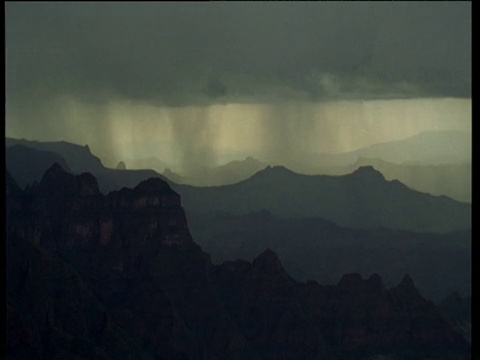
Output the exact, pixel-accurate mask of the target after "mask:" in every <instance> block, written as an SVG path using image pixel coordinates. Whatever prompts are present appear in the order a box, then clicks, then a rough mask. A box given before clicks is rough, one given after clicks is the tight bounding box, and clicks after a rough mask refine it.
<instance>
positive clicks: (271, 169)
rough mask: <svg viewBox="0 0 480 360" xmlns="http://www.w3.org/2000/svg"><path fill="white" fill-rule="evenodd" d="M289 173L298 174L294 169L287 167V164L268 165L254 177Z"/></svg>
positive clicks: (274, 176) (286, 174)
mask: <svg viewBox="0 0 480 360" xmlns="http://www.w3.org/2000/svg"><path fill="white" fill-rule="evenodd" d="M288 175H297V174H296V173H294V172H293V171H292V170H289V169H287V168H286V167H285V166H281V165H276V166H270V165H269V166H267V167H266V168H265V169H263V170H260V171H258V172H257V173H256V174H254V175H253V177H273V178H276V177H279V176H288Z"/></svg>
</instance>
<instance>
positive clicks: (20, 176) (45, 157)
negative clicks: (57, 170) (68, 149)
mask: <svg viewBox="0 0 480 360" xmlns="http://www.w3.org/2000/svg"><path fill="white" fill-rule="evenodd" d="M53 163H58V164H59V165H60V166H61V167H62V168H63V169H65V170H66V171H68V172H71V170H70V168H69V166H68V165H67V162H66V161H65V159H64V158H63V157H62V156H60V155H58V154H56V153H54V152H51V151H42V150H36V149H33V148H29V147H26V146H24V145H20V144H18V145H13V146H11V147H8V148H6V149H5V165H6V167H7V168H8V170H9V171H10V173H11V174H12V176H13V177H14V178H15V179H16V180H17V182H18V185H19V186H20V187H21V188H22V189H23V188H25V186H27V184H33V182H34V181H39V180H40V178H41V177H42V175H43V174H44V173H45V171H46V170H47V169H48V168H49V167H50V166H52V164H53Z"/></svg>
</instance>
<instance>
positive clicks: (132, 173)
mask: <svg viewBox="0 0 480 360" xmlns="http://www.w3.org/2000/svg"><path fill="white" fill-rule="evenodd" d="M5 145H6V150H5V151H6V153H7V164H6V167H7V169H8V170H9V171H10V172H11V173H12V174H14V175H15V176H16V180H17V181H18V183H19V185H21V186H22V187H24V186H25V185H26V184H32V183H33V182H34V181H37V182H39V181H40V179H41V176H42V174H43V172H44V171H45V170H46V169H47V168H48V167H50V166H52V165H53V164H54V163H58V164H61V165H62V167H64V168H65V169H67V170H68V171H71V172H72V173H73V174H80V173H82V172H91V173H92V174H94V175H95V177H96V178H97V179H98V184H99V188H100V191H101V192H102V193H104V194H106V193H108V192H110V191H113V190H120V189H121V188H123V187H134V186H136V185H137V184H138V183H140V182H141V181H143V180H146V179H148V178H151V177H158V178H163V177H162V176H161V175H160V174H158V173H156V172H155V171H153V170H121V169H109V168H106V167H104V166H103V164H102V163H101V161H100V159H99V158H98V157H96V156H95V155H93V154H92V153H91V152H90V149H89V148H88V146H87V145H85V146H80V145H76V144H71V143H68V142H64V141H62V142H38V141H29V140H17V139H10V138H6V144H5ZM19 149H21V151H20V150H19ZM32 164H33V165H32ZM70 169H71V170H70Z"/></svg>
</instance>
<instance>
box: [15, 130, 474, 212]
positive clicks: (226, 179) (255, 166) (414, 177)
mask: <svg viewBox="0 0 480 360" xmlns="http://www.w3.org/2000/svg"><path fill="white" fill-rule="evenodd" d="M14 144H22V145H24V146H27V147H30V148H35V149H39V150H49V151H52V152H56V153H58V154H62V156H64V157H65V158H66V159H67V162H72V163H73V167H72V170H73V171H74V172H77V173H78V172H79V171H84V170H86V169H88V168H91V169H92V171H95V172H96V173H97V175H100V174H101V173H102V174H104V173H108V170H107V169H108V168H105V167H104V166H103V165H102V164H101V161H100V159H99V158H97V157H96V156H94V155H93V154H91V153H90V155H89V152H88V151H87V152H85V150H83V151H81V152H80V153H79V155H73V157H72V155H71V154H74V153H75V150H74V149H76V148H75V146H73V145H72V146H71V149H68V150H66V149H63V148H62V147H65V146H66V143H61V142H50V143H42V142H35V141H29V140H19V139H11V138H7V139H6V147H7V148H9V147H11V146H12V145H14ZM67 147H68V146H67ZM72 151H73V153H72ZM7 152H12V150H7ZM89 156H90V158H89ZM120 160H122V161H124V163H125V165H126V168H127V169H128V170H140V169H141V170H148V169H151V170H154V171H155V172H156V173H158V174H161V175H163V177H165V178H167V179H169V180H171V181H172V182H174V183H177V184H189V185H194V186H218V185H227V184H233V183H236V182H239V181H242V180H245V179H247V178H249V177H250V176H252V175H253V174H255V173H256V172H258V171H260V170H262V169H264V168H265V167H266V166H267V165H286V166H287V167H288V168H289V169H291V170H293V171H295V172H298V173H303V174H312V175H314V174H323V175H345V174H349V173H352V172H353V171H355V170H356V169H357V168H358V167H359V166H367V165H371V166H373V167H374V168H375V169H377V170H379V171H380V172H381V173H382V174H383V175H384V176H385V178H386V179H387V180H394V179H395V180H399V181H400V182H402V183H404V184H405V185H407V186H408V187H410V188H412V189H415V190H417V191H420V192H427V193H430V194H432V195H446V196H449V197H451V198H453V199H455V200H459V201H464V202H470V201H471V135H470V134H469V133H467V132H462V131H438V132H428V133H423V134H420V135H418V136H414V137H411V138H407V139H405V140H399V141H394V142H390V143H384V144H377V145H374V146H370V147H367V148H364V149H359V150H357V151H354V152H350V153H344V154H315V155H312V154H311V155H302V157H301V158H298V159H297V160H296V161H294V162H286V163H285V164H279V163H278V162H275V161H273V162H265V161H261V160H258V159H255V158H252V157H247V158H245V159H244V160H235V161H231V162H229V163H227V164H224V165H221V166H216V167H208V166H201V165H196V166H194V167H192V168H191V169H190V170H187V171H186V172H185V170H180V171H178V170H176V169H175V164H168V163H166V162H162V161H161V160H159V159H157V158H154V157H151V158H149V159H141V158H139V159H134V158H130V159H120ZM10 166H13V165H12V163H10ZM44 170H45V169H44ZM129 173H131V174H133V173H132V172H129ZM40 176H41V173H38V172H37V174H36V180H37V181H38V180H39V178H40ZM105 176H107V178H110V177H111V176H110V177H109V176H108V175H105ZM150 176H154V174H153V173H150ZM155 176H156V175H155ZM100 177H102V175H100ZM19 181H20V182H22V180H21V179H20V180H19ZM99 181H100V187H101V190H102V191H110V190H114V189H118V188H117V187H111V186H109V185H108V184H103V181H102V179H99ZM107 182H108V181H107ZM128 185H129V186H131V185H134V184H133V183H128Z"/></svg>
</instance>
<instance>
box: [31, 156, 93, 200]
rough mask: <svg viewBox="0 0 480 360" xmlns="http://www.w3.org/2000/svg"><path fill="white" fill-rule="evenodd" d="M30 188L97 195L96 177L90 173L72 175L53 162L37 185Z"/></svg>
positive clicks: (68, 193) (44, 192)
mask: <svg viewBox="0 0 480 360" xmlns="http://www.w3.org/2000/svg"><path fill="white" fill-rule="evenodd" d="M32 190H33V191H35V192H40V193H43V194H51V195H54V196H55V195H80V196H88V195H97V194H99V193H100V191H99V189H98V183H97V179H96V178H95V177H94V176H93V175H92V174H90V173H83V174H80V175H77V176H75V175H72V174H70V173H68V172H66V171H65V170H64V169H63V168H62V167H61V166H60V165H59V164H58V163H54V164H53V165H52V166H51V167H50V168H49V169H48V170H47V171H46V172H45V174H44V175H43V176H42V180H41V181H40V184H38V186H33V187H32Z"/></svg>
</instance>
